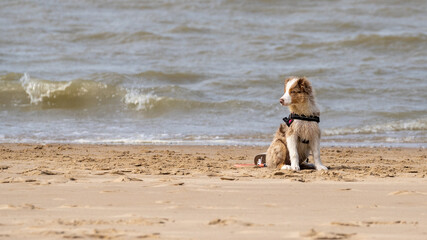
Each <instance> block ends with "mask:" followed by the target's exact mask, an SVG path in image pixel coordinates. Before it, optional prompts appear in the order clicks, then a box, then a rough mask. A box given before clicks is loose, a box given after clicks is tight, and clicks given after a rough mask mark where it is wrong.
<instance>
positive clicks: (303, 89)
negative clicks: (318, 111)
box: [280, 77, 313, 106]
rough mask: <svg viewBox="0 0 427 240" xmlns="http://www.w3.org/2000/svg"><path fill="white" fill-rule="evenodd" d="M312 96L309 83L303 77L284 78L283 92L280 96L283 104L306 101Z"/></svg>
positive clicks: (288, 104)
mask: <svg viewBox="0 0 427 240" xmlns="http://www.w3.org/2000/svg"><path fill="white" fill-rule="evenodd" d="M311 97H313V89H312V87H311V83H310V82H309V81H308V80H307V79H306V78H305V77H290V78H288V79H286V80H285V94H283V96H282V97H281V98H280V104H282V105H283V106H290V105H296V104H301V103H305V102H307V101H308V100H309V99H310V98H311Z"/></svg>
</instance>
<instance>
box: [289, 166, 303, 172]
mask: <svg viewBox="0 0 427 240" xmlns="http://www.w3.org/2000/svg"><path fill="white" fill-rule="evenodd" d="M291 170H294V171H299V170H301V169H300V167H299V166H298V165H294V166H292V165H291Z"/></svg>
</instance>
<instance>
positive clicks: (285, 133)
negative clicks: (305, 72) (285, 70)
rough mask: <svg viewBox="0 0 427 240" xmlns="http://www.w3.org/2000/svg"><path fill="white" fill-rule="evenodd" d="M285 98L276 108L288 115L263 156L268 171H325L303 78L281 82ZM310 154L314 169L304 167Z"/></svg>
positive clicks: (316, 115) (315, 118) (310, 90)
mask: <svg viewBox="0 0 427 240" xmlns="http://www.w3.org/2000/svg"><path fill="white" fill-rule="evenodd" d="M284 92H285V94H284V95H283V96H282V97H281V98H280V104H282V105H283V106H288V107H289V110H290V112H291V114H290V115H289V117H287V118H284V119H283V120H284V121H285V123H284V124H281V125H280V127H279V129H278V130H277V132H276V134H275V136H274V139H273V141H272V143H271V144H270V147H269V148H268V150H267V154H266V165H267V166H268V167H273V168H278V169H287V170H294V171H299V170H300V165H303V166H304V165H305V166H304V167H308V168H310V167H311V168H314V167H315V168H316V169H317V170H328V168H327V167H325V166H324V165H323V164H322V162H321V161H320V128H319V121H320V118H319V116H320V112H319V109H318V108H317V105H316V102H315V99H314V93H313V88H312V87H311V83H310V82H309V81H308V80H307V79H306V78H305V77H290V78H288V79H286V80H285V91H284ZM310 151H311V152H312V153H313V158H314V166H313V165H312V164H308V163H306V162H305V161H306V160H307V158H308V156H309V154H310Z"/></svg>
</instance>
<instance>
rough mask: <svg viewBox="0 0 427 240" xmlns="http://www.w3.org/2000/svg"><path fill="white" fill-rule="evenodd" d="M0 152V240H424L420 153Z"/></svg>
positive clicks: (426, 222)
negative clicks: (298, 164) (314, 158)
mask: <svg viewBox="0 0 427 240" xmlns="http://www.w3.org/2000/svg"><path fill="white" fill-rule="evenodd" d="M265 150H266V148H265V147H234V146H105V145H56V144H54V145H29V144H0V239H62V238H66V239H68V238H75V239H79V238H81V239H91V238H94V239H96V238H102V239H143V238H145V239H150V238H152V239H154V238H156V239H261V238H262V239H427V179H426V174H427V157H426V155H427V150H426V149H401V148H391V149H390V148H323V149H322V159H323V162H324V164H325V165H326V166H328V167H329V168H330V170H329V171H328V172H317V171H314V170H303V171H301V172H290V171H277V170H272V169H267V168H254V167H246V168H236V167H234V165H235V164H238V163H251V162H252V159H253V156H254V155H255V154H257V153H260V152H264V151H265Z"/></svg>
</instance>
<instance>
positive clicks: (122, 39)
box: [70, 31, 169, 44]
mask: <svg viewBox="0 0 427 240" xmlns="http://www.w3.org/2000/svg"><path fill="white" fill-rule="evenodd" d="M164 39H169V38H168V37H164V36H161V35H157V34H154V33H151V32H145V31H139V32H133V33H129V32H121V33H116V32H100V33H86V34H77V35H75V36H74V37H72V38H71V39H70V40H71V42H101V41H109V42H113V43H120V44H124V43H132V42H139V41H151V40H156V41H158V40H164Z"/></svg>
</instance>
